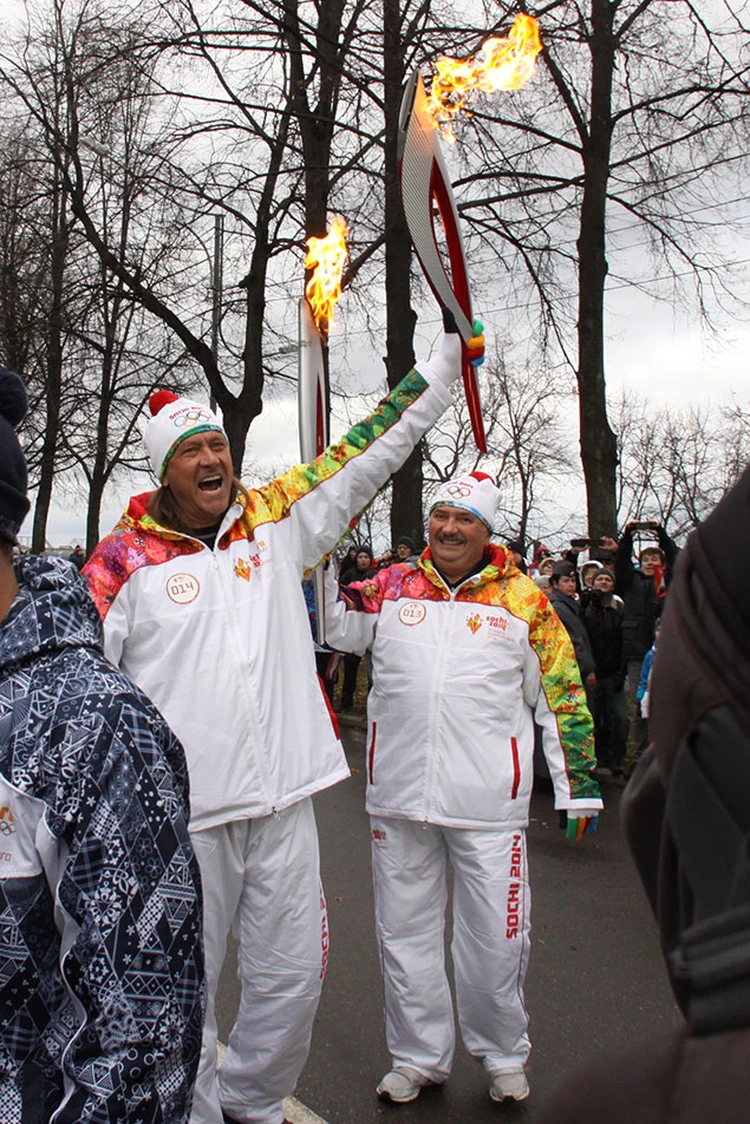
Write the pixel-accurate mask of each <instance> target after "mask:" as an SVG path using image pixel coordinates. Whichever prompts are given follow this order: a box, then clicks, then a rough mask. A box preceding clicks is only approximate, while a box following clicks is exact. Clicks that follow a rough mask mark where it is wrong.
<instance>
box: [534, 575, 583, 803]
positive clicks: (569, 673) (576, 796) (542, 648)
mask: <svg viewBox="0 0 750 1124" xmlns="http://www.w3.org/2000/svg"><path fill="white" fill-rule="evenodd" d="M525 584H526V583H524V585H525ZM528 585H529V586H531V587H532V589H531V590H529V591H528V593H527V596H528V599H529V604H528V605H527V614H525V615H526V616H527V620H528V621H529V643H530V645H531V647H532V649H533V651H534V652H535V654H536V657H537V659H538V663H539V674H540V679H541V689H542V692H543V695H544V699H545V701H546V704H547V707H548V708H549V711H550V715H551V716H552V718H553V719H554V722H555V725H556V738H555V740H556V741H559V744H560V745H561V747H562V752H563V755H564V765H565V774H566V783H565V787H566V789H567V792H566V797H567V798H568V799H569V800H578V801H582V802H583V801H587V802H588V803H589V804H591V803H592V802H593V803H594V804H598V803H599V799H600V793H599V785H598V784H597V782H596V779H595V777H594V776H593V771H594V769H595V768H596V755H595V753H594V723H593V719H592V717H591V712H590V710H589V708H588V704H587V702H586V691H585V689H584V687H583V683H582V682H581V673H580V671H579V670H578V664H577V662H576V658H575V652H574V650H573V645H572V643H571V640H570V637H569V635H568V632H567V630H566V628H565V626H564V625H563V624H561V623H560V620H559V618H558V616H557V614H556V613H555V611H554V609H553V607H552V606H551V605H550V603H549V601H548V600H547V598H546V597H545V596H544V595H543V594H542V593H540V591H539V590H538V589H536V588H535V587H534V586H533V583H531V582H529V583H528ZM529 610H531V611H529ZM545 752H547V746H546V745H545ZM547 756H548V760H549V758H550V756H551V754H549V753H547ZM550 773H551V775H552V780H553V783H555V779H556V778H555V775H554V767H553V764H552V762H550ZM558 791H559V790H558ZM559 806H561V805H560V804H559V803H558V807H559Z"/></svg>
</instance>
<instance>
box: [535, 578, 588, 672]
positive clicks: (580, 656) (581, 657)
mask: <svg viewBox="0 0 750 1124" xmlns="http://www.w3.org/2000/svg"><path fill="white" fill-rule="evenodd" d="M549 584H550V588H549V592H548V594H547V596H548V597H549V599H550V601H551V602H552V605H553V606H554V609H555V612H556V613H557V615H558V617H559V618H560V620H561V621H562V623H563V624H564V625H565V627H566V629H567V630H568V635H569V636H570V639H571V640H572V641H573V648H574V649H575V654H576V659H577V660H578V668H579V670H580V672H581V679H582V680H583V685H584V687H585V688H586V691H587V693H588V692H590V691H592V690H593V688H594V687H595V686H596V673H595V670H594V666H595V665H594V653H593V651H592V650H591V641H590V640H589V635H588V633H587V631H586V629H585V627H584V624H583V621H582V620H581V606H580V603H579V601H578V600H577V598H576V596H575V592H576V568H575V566H574V565H573V563H572V562H566V561H562V562H555V564H554V566H553V567H552V573H551V574H550V578H549Z"/></svg>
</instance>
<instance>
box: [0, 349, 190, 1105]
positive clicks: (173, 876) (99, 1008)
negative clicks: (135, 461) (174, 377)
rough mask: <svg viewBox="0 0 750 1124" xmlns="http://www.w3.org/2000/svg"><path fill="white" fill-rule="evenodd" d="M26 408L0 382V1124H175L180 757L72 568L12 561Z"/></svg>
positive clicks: (180, 1026) (184, 865) (181, 1075)
mask: <svg viewBox="0 0 750 1124" xmlns="http://www.w3.org/2000/svg"><path fill="white" fill-rule="evenodd" d="M26 409H27V400H26V391H25V388H24V385H23V382H22V381H21V379H20V377H19V376H18V375H16V374H15V373H14V372H12V371H8V370H5V369H0V828H1V829H2V831H1V833H0V839H2V843H1V844H0V858H1V860H2V861H1V862H0V914H1V915H2V918H3V924H2V926H0V1008H2V1012H3V1018H2V1025H1V1026H0V1050H1V1051H2V1059H3V1060H2V1066H0V1118H2V1122H3V1124H25V1122H26V1121H27V1120H28V1121H31V1120H32V1119H33V1121H34V1124H37V1122H38V1124H48V1122H49V1121H50V1120H54V1121H55V1124H78V1122H79V1121H81V1120H102V1121H103V1120H115V1119H117V1120H120V1121H122V1122H123V1124H136V1121H137V1122H138V1124H167V1122H169V1124H186V1122H187V1120H188V1117H189V1114H190V1107H191V1102H192V1097H193V1087H194V1084H195V1077H196V1073H197V1069H198V1059H199V1056H200V1041H201V1030H202V1025H203V1013H204V1004H203V996H204V992H203V976H204V972H203V952H202V942H201V923H200V916H201V915H200V907H201V902H200V881H199V874H198V866H197V863H196V861H195V858H194V856H193V852H192V848H191V846H190V838H189V836H188V831H187V819H188V788H187V767H186V764H185V758H184V754H183V752H182V747H181V746H180V744H179V742H178V741H177V739H176V738H175V736H174V734H173V733H172V732H171V730H170V729H169V727H168V726H167V724H166V723H165V721H164V719H163V718H162V717H161V715H160V714H159V713H158V712H157V711H156V709H155V708H154V707H153V706H152V705H151V703H150V702H149V701H148V699H147V698H146V697H145V696H144V695H142V694H141V693H140V691H138V689H137V688H136V687H134V686H133V684H132V683H131V682H130V681H129V680H128V679H126V678H125V676H124V675H123V674H122V673H121V672H119V671H118V670H117V669H116V668H115V667H113V666H112V664H110V663H109V661H108V660H105V658H104V656H103V654H102V643H103V636H102V626H101V622H100V619H99V614H98V612H97V610H96V606H95V605H94V602H93V600H92V598H91V596H90V595H89V592H88V590H87V587H86V584H85V582H84V581H83V579H82V578H81V577H80V576H79V574H78V571H77V570H76V568H75V566H73V565H72V564H71V563H70V562H68V561H66V560H63V559H61V558H52V557H34V556H31V555H27V556H20V557H18V558H14V543H15V542H16V540H17V537H18V533H19V530H20V528H21V524H22V522H23V520H24V517H25V516H26V514H27V512H28V510H29V501H28V497H27V495H26V485H27V469H26V461H25V458H24V455H23V453H22V451H21V447H20V445H19V442H18V437H17V436H16V432H15V428H16V426H17V425H18V424H19V423H20V422H21V421H22V419H23V417H24V415H25V413H26ZM32 718H33V720H32Z"/></svg>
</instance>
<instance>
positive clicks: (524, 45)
mask: <svg viewBox="0 0 750 1124" xmlns="http://www.w3.org/2000/svg"><path fill="white" fill-rule="evenodd" d="M541 49H542V41H541V38H540V36H539V24H538V23H537V21H536V20H535V19H534V17H533V16H528V15H526V14H525V13H523V12H521V13H519V14H518V15H517V16H516V18H515V20H514V22H513V27H512V28H511V29H510V31H509V32H508V38H507V39H496V38H494V39H486V40H485V41H484V43H483V44H482V46H481V48H480V49H479V51H478V52H477V53H476V54H475V55H469V57H468V58H465V59H451V58H447V57H444V58H441V59H438V60H437V62H436V63H435V70H436V74H435V76H434V78H433V79H432V88H431V91H430V93H429V95H428V98H427V103H426V109H427V112H428V113H429V114H430V116H431V117H432V119H433V121H434V122H435V125H436V127H440V128H442V129H443V130H444V132H445V134H446V137H447V139H449V140H453V139H454V137H453V133H452V130H451V122H452V121H453V120H454V118H456V117H457V116H458V114H459V113H460V112H461V110H462V109H463V108H464V106H465V104H466V100H467V98H468V97H470V96H472V95H473V94H475V93H494V92H495V91H496V90H520V89H521V87H522V86H524V85H525V84H526V82H528V80H529V78H531V75H532V74H533V73H534V66H535V65H536V56H537V55H538V54H539V52H540V51H541Z"/></svg>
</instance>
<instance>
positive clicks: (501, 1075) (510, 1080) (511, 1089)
mask: <svg viewBox="0 0 750 1124" xmlns="http://www.w3.org/2000/svg"><path fill="white" fill-rule="evenodd" d="M530 1091H531V1090H530V1089H529V1083H528V1081H527V1080H526V1074H525V1073H524V1071H523V1069H521V1067H520V1066H515V1067H514V1068H513V1069H498V1070H496V1071H495V1072H494V1073H491V1074H490V1096H491V1097H492V1099H493V1101H525V1100H526V1098H527V1097H528V1095H529V1093H530Z"/></svg>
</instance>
